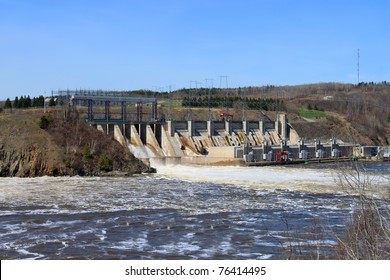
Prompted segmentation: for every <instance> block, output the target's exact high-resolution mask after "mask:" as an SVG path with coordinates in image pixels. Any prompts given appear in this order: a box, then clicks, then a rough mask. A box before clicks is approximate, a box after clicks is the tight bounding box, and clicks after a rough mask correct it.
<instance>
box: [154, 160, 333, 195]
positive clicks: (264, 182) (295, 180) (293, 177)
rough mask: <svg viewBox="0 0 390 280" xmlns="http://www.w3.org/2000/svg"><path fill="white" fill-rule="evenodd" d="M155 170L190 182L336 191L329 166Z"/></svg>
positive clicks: (318, 191) (175, 166) (182, 167)
mask: <svg viewBox="0 0 390 280" xmlns="http://www.w3.org/2000/svg"><path fill="white" fill-rule="evenodd" d="M157 174H158V175H160V176H164V177H166V178H171V179H172V178H175V179H179V180H185V181H191V182H212V183H216V184H232V185H241V186H246V187H252V188H259V189H267V190H272V189H285V190H291V191H310V192H315V193H321V192H324V193H329V192H332V193H333V192H339V191H340V190H338V189H337V186H335V180H336V177H335V174H334V172H332V171H331V170H315V169H302V168H290V167H288V168H286V167H277V166H273V167H238V166H224V167H217V166H184V165H165V166H164V165H162V166H157Z"/></svg>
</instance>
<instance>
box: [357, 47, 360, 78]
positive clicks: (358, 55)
mask: <svg viewBox="0 0 390 280" xmlns="http://www.w3.org/2000/svg"><path fill="white" fill-rule="evenodd" d="M357 82H358V85H359V83H360V49H358V50H357Z"/></svg>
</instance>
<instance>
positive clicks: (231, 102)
mask: <svg viewBox="0 0 390 280" xmlns="http://www.w3.org/2000/svg"><path fill="white" fill-rule="evenodd" d="M182 106H183V107H194V108H202V107H210V108H220V107H229V108H234V107H242V108H244V107H246V108H247V109H250V110H259V109H261V110H265V111H273V110H278V109H279V110H283V108H284V102H283V100H279V99H275V98H264V99H262V98H246V99H245V98H242V97H239V96H235V97H228V98H226V97H219V96H213V97H210V98H208V97H193V98H189V97H184V98H183V101H182Z"/></svg>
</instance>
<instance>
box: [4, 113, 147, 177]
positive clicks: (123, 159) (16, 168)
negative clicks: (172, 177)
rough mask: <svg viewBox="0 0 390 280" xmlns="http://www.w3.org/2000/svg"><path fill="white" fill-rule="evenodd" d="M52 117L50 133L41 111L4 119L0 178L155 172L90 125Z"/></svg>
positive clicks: (125, 174)
mask: <svg viewBox="0 0 390 280" xmlns="http://www.w3.org/2000/svg"><path fill="white" fill-rule="evenodd" d="M52 114H54V115H52V116H48V117H49V120H50V121H49V125H48V126H47V127H45V129H42V128H41V127H40V119H41V117H42V115H43V114H42V112H41V111H33V110H28V111H24V112H23V111H19V112H16V113H13V114H7V115H6V114H4V115H1V116H0V176H2V177H5V176H17V177H35V176H45V175H48V176H67V175H69V176H73V175H85V176H129V175H133V174H139V173H149V172H155V170H154V169H153V168H150V167H148V166H146V165H145V164H144V163H143V162H142V161H140V160H138V159H137V158H135V157H134V156H133V155H132V154H131V153H130V152H129V150H128V149H127V148H125V147H122V146H121V145H120V144H119V143H117V142H116V141H115V140H113V139H112V138H110V137H108V136H106V135H103V134H102V133H101V132H99V131H97V130H95V129H93V128H91V127H90V126H89V125H88V124H87V123H85V122H83V121H81V120H78V119H67V120H64V119H63V118H61V117H59V116H58V115H57V116H56V115H55V114H56V113H52ZM57 114H59V113H58V112H57Z"/></svg>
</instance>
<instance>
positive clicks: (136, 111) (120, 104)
mask: <svg viewBox="0 0 390 280" xmlns="http://www.w3.org/2000/svg"><path fill="white" fill-rule="evenodd" d="M57 93H58V98H59V99H60V101H64V102H68V103H69V105H71V106H72V107H79V108H80V107H84V108H86V112H83V113H84V114H86V117H85V119H86V120H87V121H88V122H92V123H94V122H96V123H97V122H101V123H104V122H113V123H114V122H117V123H123V122H143V121H146V122H156V121H157V98H153V97H132V96H129V95H128V94H125V92H112V91H91V90H80V91H70V90H65V91H58V92H57Z"/></svg>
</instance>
